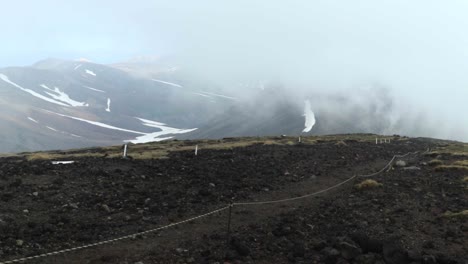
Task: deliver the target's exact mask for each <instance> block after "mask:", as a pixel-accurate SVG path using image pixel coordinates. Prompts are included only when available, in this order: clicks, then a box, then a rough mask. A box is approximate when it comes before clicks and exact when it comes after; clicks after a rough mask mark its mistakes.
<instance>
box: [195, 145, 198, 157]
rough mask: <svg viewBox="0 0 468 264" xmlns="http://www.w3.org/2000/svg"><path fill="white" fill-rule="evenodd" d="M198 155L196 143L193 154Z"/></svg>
mask: <svg viewBox="0 0 468 264" xmlns="http://www.w3.org/2000/svg"><path fill="white" fill-rule="evenodd" d="M197 155H198V145H196V146H195V156H197Z"/></svg>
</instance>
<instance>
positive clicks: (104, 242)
mask: <svg viewBox="0 0 468 264" xmlns="http://www.w3.org/2000/svg"><path fill="white" fill-rule="evenodd" d="M427 152H429V149H427V150H426V151H425V152H423V154H424V153H427ZM417 153H419V152H418V151H416V152H408V153H406V154H404V155H394V156H393V158H392V159H391V160H390V162H388V163H387V165H385V167H383V168H382V169H381V170H379V171H378V172H375V173H372V174H368V175H354V176H352V177H350V178H348V179H346V180H344V181H342V182H340V183H337V184H335V185H333V186H331V187H328V188H326V189H323V190H320V191H317V192H314V193H310V194H306V195H302V196H298V197H293V198H286V199H279V200H271V201H261V202H239V203H231V204H229V205H227V206H224V207H222V208H219V209H216V210H214V211H211V212H208V213H205V214H202V215H198V216H195V217H192V218H189V219H185V220H182V221H179V222H175V223H171V224H168V225H165V226H161V227H157V228H153V229H150V230H146V231H142V232H138V233H134V234H131V235H126V236H121V237H118V238H114V239H109V240H104V241H100V242H96V243H92V244H87V245H83V246H78V247H73V248H68V249H63V250H58V251H53V252H49V253H43V254H39V255H35V256H30V257H24V258H18V259H14V260H8V261H4V262H0V264H12V263H18V262H23V261H27V260H32V259H38V258H43V257H49V256H54V255H59V254H63V253H68V252H72V251H76V250H80V249H85V248H90V247H95V246H99V245H104V244H109V243H112V242H116V241H121V240H125V239H131V238H135V237H136V236H140V235H145V234H149V233H154V232H157V231H160V230H164V229H167V228H170V227H173V226H176V225H180V224H184V223H188V222H191V221H194V220H197V219H200V218H203V217H206V216H209V215H212V214H215V213H218V212H222V211H224V210H227V209H229V208H232V207H233V206H248V205H263V204H275V203H283V202H289V201H295V200H300V199H304V198H308V197H311V196H316V195H319V194H322V193H325V192H328V191H330V190H333V189H336V188H338V187H340V186H341V185H343V184H346V183H348V182H349V181H351V180H353V179H356V178H358V177H363V178H367V177H373V176H376V175H378V174H380V173H382V172H383V171H385V169H387V168H388V167H389V166H391V164H392V163H393V161H394V160H395V159H396V158H404V157H406V156H408V155H415V154H417Z"/></svg>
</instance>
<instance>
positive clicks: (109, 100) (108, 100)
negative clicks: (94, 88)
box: [106, 98, 111, 112]
mask: <svg viewBox="0 0 468 264" xmlns="http://www.w3.org/2000/svg"><path fill="white" fill-rule="evenodd" d="M110 104H111V99H110V98H107V108H106V112H110Z"/></svg>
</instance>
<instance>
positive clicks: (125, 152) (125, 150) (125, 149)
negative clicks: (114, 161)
mask: <svg viewBox="0 0 468 264" xmlns="http://www.w3.org/2000/svg"><path fill="white" fill-rule="evenodd" d="M123 157H124V158H126V157H127V144H125V145H124V153H123Z"/></svg>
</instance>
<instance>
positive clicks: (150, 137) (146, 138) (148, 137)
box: [125, 117, 197, 144]
mask: <svg viewBox="0 0 468 264" xmlns="http://www.w3.org/2000/svg"><path fill="white" fill-rule="evenodd" d="M136 119H138V120H140V121H142V122H143V123H142V124H143V125H144V126H149V127H155V128H159V129H161V131H158V132H153V133H148V134H145V135H143V136H139V137H136V138H135V139H131V140H125V142H130V143H133V144H138V143H148V142H158V141H163V140H167V139H171V138H172V137H161V136H165V135H174V134H184V133H189V132H192V131H195V130H197V128H191V129H179V128H173V127H169V126H167V125H166V124H164V123H160V122H156V121H152V120H148V119H143V118H138V117H136Z"/></svg>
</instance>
